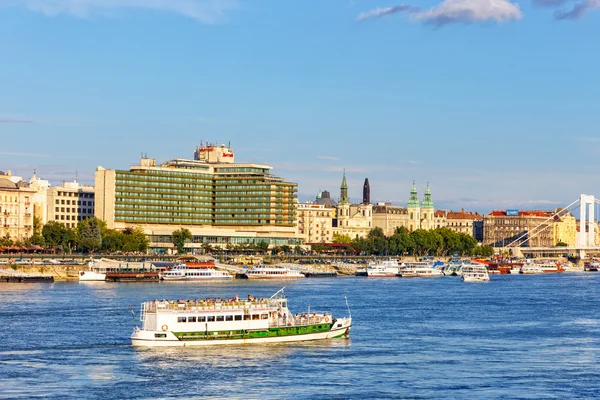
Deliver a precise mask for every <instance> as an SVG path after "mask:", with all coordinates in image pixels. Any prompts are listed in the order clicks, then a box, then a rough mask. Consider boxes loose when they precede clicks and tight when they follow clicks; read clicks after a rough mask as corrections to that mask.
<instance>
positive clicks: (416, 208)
mask: <svg viewBox="0 0 600 400" xmlns="http://www.w3.org/2000/svg"><path fill="white" fill-rule="evenodd" d="M439 223H440V221H439V220H436V213H435V208H434V206H433V200H432V199H431V189H429V185H427V187H426V189H425V194H424V195H423V202H422V203H421V202H419V198H418V193H417V187H416V186H415V184H414V182H413V186H412V188H411V190H410V197H409V199H408V203H407V206H406V207H400V206H393V205H392V204H391V203H377V204H376V205H375V206H373V226H374V227H379V228H381V229H382V230H383V232H384V233H385V235H386V236H391V235H393V234H394V231H395V230H396V228H399V227H401V226H402V227H405V228H406V229H407V230H408V231H409V232H412V231H414V230H417V229H426V230H431V229H435V228H437V227H438V226H437V224H439Z"/></svg>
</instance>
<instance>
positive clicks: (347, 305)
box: [344, 296, 352, 318]
mask: <svg viewBox="0 0 600 400" xmlns="http://www.w3.org/2000/svg"><path fill="white" fill-rule="evenodd" d="M344 299H346V307H348V317H350V318H352V313H351V312H350V305H349V304H348V298H347V297H346V296H344Z"/></svg>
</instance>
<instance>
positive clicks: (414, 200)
mask: <svg viewBox="0 0 600 400" xmlns="http://www.w3.org/2000/svg"><path fill="white" fill-rule="evenodd" d="M408 207H419V197H418V196H417V187H416V186H415V181H413V185H412V189H410V198H409V199H408Z"/></svg>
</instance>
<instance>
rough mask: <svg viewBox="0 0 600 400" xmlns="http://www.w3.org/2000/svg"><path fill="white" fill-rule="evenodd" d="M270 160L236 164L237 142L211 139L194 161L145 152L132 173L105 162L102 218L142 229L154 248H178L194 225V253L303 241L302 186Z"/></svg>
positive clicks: (100, 183) (99, 188)
mask: <svg viewBox="0 0 600 400" xmlns="http://www.w3.org/2000/svg"><path fill="white" fill-rule="evenodd" d="M271 169H272V167H270V166H268V165H263V164H251V163H235V161H234V153H233V151H232V150H231V148H230V147H228V146H225V145H221V146H217V145H213V144H208V143H207V144H206V145H204V146H200V147H198V148H196V150H195V152H194V159H181V158H176V159H173V160H170V161H167V162H165V163H163V164H160V165H157V163H156V160H154V159H152V158H148V157H142V159H141V162H140V164H139V165H134V166H131V168H130V169H129V170H128V171H124V170H106V169H104V168H102V167H98V169H97V170H96V180H95V190H96V198H95V216H96V217H98V218H100V219H102V220H104V221H106V223H107V225H108V228H111V229H119V230H122V229H125V228H126V227H129V226H138V227H140V228H142V229H143V230H144V232H145V233H146V234H147V235H148V236H149V237H150V251H153V252H169V251H173V249H174V245H173V243H172V240H171V234H172V232H173V231H175V230H178V229H180V228H187V229H189V230H190V231H191V233H192V236H193V238H192V240H191V241H190V242H189V243H186V250H187V251H194V250H196V249H200V248H201V247H202V245H203V244H210V245H212V246H218V247H225V246H226V245H227V244H232V245H236V244H259V243H261V242H266V243H268V244H269V245H273V246H274V245H291V246H294V245H297V244H299V243H300V240H299V239H298V238H297V236H296V221H295V216H296V211H295V203H296V201H297V200H296V198H297V196H296V192H297V189H296V184H295V183H290V182H286V181H284V179H283V178H280V177H277V176H274V175H271Z"/></svg>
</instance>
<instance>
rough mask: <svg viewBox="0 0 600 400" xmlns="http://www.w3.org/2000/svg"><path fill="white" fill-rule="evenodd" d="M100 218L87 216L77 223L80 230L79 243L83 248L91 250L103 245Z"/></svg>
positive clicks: (87, 250) (86, 250) (98, 248)
mask: <svg viewBox="0 0 600 400" xmlns="http://www.w3.org/2000/svg"><path fill="white" fill-rule="evenodd" d="M99 221H100V220H99V219H98V218H95V217H94V218H87V219H84V220H83V221H81V222H80V223H79V224H77V230H78V231H79V245H80V246H81V250H83V251H85V252H91V251H96V250H100V248H101V247H102V233H101V231H100V224H99Z"/></svg>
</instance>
